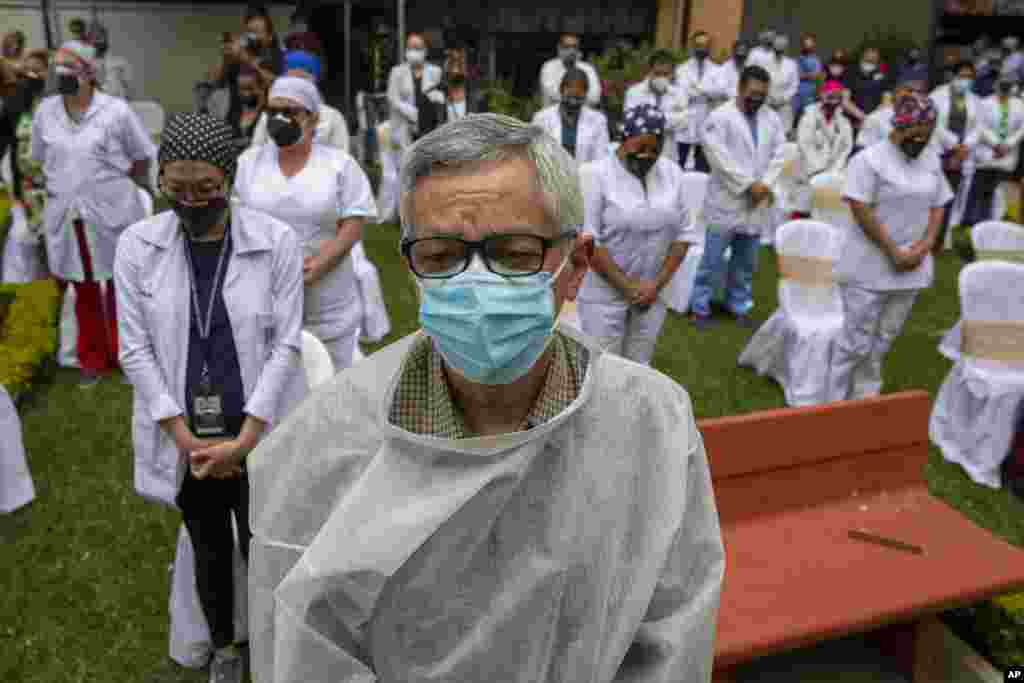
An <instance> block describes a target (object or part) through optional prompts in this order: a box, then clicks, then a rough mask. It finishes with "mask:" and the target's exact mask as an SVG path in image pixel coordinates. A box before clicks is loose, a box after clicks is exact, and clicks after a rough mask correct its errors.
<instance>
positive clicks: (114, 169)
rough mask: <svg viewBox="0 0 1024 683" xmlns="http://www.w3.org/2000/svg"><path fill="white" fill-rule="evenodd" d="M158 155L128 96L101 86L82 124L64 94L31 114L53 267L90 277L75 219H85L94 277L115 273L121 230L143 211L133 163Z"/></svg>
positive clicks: (67, 275) (69, 276)
mask: <svg viewBox="0 0 1024 683" xmlns="http://www.w3.org/2000/svg"><path fill="white" fill-rule="evenodd" d="M155 156H156V147H155V146H154V145H153V142H152V139H151V138H150V136H149V133H147V132H146V129H145V128H144V127H143V126H142V122H141V121H139V118H138V116H136V114H135V112H134V111H132V109H131V107H129V106H128V103H127V102H125V101H124V100H121V99H118V98H116V97H111V96H110V95H105V94H103V93H102V92H96V93H95V94H94V95H93V100H92V104H91V105H90V106H89V110H88V111H87V112H85V115H84V117H83V119H82V122H81V123H80V124H76V123H74V122H73V121H72V120H71V118H70V117H69V116H68V114H67V110H66V109H65V108H64V101H63V98H62V97H61V96H60V95H54V96H52V97H47V98H46V99H44V100H43V101H42V103H40V105H39V109H37V110H36V114H35V118H34V119H33V120H32V158H33V159H34V160H36V161H38V162H40V163H42V164H43V173H44V175H45V176H46V190H47V193H48V198H47V200H46V209H45V211H44V214H43V225H44V229H45V233H46V249H47V257H48V260H49V267H50V272H51V273H52V274H53V275H54V276H56V277H58V278H61V279H63V280H74V281H77V282H84V281H85V272H84V267H83V265H82V260H81V255H80V252H79V248H78V241H77V239H76V237H75V231H74V229H73V227H72V220H73V219H74V218H75V217H76V216H78V217H81V219H82V221H83V222H84V224H85V232H86V243H87V246H88V248H89V254H90V257H91V259H92V269H93V278H94V279H95V280H108V279H110V278H111V277H113V273H114V252H115V250H116V248H117V240H118V236H119V235H120V234H121V232H122V231H123V230H124V229H125V228H127V227H128V226H129V225H131V224H132V223H135V222H136V221H139V220H142V219H143V218H145V216H146V207H145V206H144V204H143V200H142V198H141V196H140V195H139V193H138V192H137V191H136V188H137V186H136V184H135V182H134V181H133V180H132V179H131V178H130V177H129V176H128V172H129V170H130V169H131V166H132V163H133V162H135V161H143V160H147V159H151V158H153V157H155Z"/></svg>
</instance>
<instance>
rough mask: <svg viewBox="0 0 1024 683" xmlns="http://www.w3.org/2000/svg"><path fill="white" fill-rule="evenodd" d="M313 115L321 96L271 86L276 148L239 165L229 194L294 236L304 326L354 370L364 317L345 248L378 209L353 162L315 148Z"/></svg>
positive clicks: (296, 85) (303, 86) (308, 88)
mask: <svg viewBox="0 0 1024 683" xmlns="http://www.w3.org/2000/svg"><path fill="white" fill-rule="evenodd" d="M319 108H320V94H319V92H318V91H317V89H316V86H315V85H313V84H312V83H310V82H309V81H306V80H303V79H300V78H292V77H288V76H285V77H283V78H279V79H277V80H276V81H274V85H273V87H272V88H271V90H270V99H269V100H268V103H267V113H268V123H267V125H268V130H269V132H270V136H271V139H272V140H274V143H273V144H269V145H263V146H262V147H255V148H251V149H249V150H246V152H245V153H244V154H243V155H242V156H241V157H240V158H239V160H238V177H237V179H236V181H235V192H236V193H237V195H238V198H239V200H241V202H242V203H243V204H244V205H246V206H248V207H250V208H253V209H257V210H260V211H264V212H266V213H268V214H270V215H271V216H274V217H275V218H277V219H279V220H281V221H283V222H284V223H286V224H287V225H290V226H291V227H292V229H294V230H295V231H296V232H297V233H298V235H299V239H300V241H301V242H302V245H303V249H304V253H305V262H304V266H303V280H304V282H305V305H304V313H303V326H304V327H305V328H306V329H307V330H309V331H310V332H311V333H312V334H313V335H315V336H316V337H317V338H318V339H320V341H322V342H323V343H324V345H325V346H326V347H327V350H328V352H329V353H330V354H331V360H332V361H333V362H334V368H335V370H336V371H340V370H343V369H344V368H347V367H349V365H351V364H352V354H353V351H354V349H355V345H356V342H357V338H358V334H359V327H360V325H361V323H362V314H363V310H362V302H361V300H360V298H359V292H358V287H357V285H356V275H355V270H354V268H353V264H352V258H351V249H352V246H353V245H354V244H355V243H356V242H358V241H359V240H360V239H361V238H362V234H363V225H364V223H365V222H366V220H367V219H373V218H375V217H376V213H377V207H376V205H375V203H374V201H373V193H372V191H371V189H370V181H369V180H368V179H367V177H366V174H365V173H364V172H363V170H362V169H361V168H360V167H359V164H357V163H356V161H355V159H353V158H352V157H351V156H350V155H349V154H347V153H346V152H342V151H341V150H339V149H335V148H333V147H324V146H321V145H318V144H316V143H314V142H313V132H314V131H315V130H316V121H317V112H318V111H319Z"/></svg>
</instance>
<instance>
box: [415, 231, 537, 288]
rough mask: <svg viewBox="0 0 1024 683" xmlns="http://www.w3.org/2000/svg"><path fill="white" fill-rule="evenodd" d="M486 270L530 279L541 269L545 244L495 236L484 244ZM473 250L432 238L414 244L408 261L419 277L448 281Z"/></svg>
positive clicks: (522, 237)
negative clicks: (446, 279) (443, 278)
mask: <svg viewBox="0 0 1024 683" xmlns="http://www.w3.org/2000/svg"><path fill="white" fill-rule="evenodd" d="M483 244H484V248H483V257H484V263H485V264H486V265H487V267H488V268H489V269H490V270H491V271H493V272H495V273H498V274H501V275H532V274H533V273H537V272H539V271H540V270H541V268H543V266H544V254H545V251H546V250H545V247H544V240H543V239H542V238H540V237H537V236H533V235H495V236H492V237H489V238H487V239H485V240H484V242H483ZM471 256H472V249H471V247H470V245H469V244H467V243H466V242H465V241H463V240H461V239H457V238H452V237H433V238H427V239H422V240H417V241H416V242H413V244H412V247H411V249H410V252H409V260H410V262H411V264H412V268H413V271H414V272H415V273H416V274H417V275H419V276H420V277H435V278H442V277H450V276H453V275H456V274H458V273H460V272H462V271H463V270H465V269H466V268H467V267H468V265H469V260H470V258H471Z"/></svg>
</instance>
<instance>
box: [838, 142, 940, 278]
mask: <svg viewBox="0 0 1024 683" xmlns="http://www.w3.org/2000/svg"><path fill="white" fill-rule="evenodd" d="M843 196H844V197H847V198H849V199H855V200H857V201H859V202H863V203H864V204H867V205H868V206H870V207H872V208H873V209H874V211H875V215H876V217H877V219H878V222H879V223H881V224H882V225H884V226H885V228H886V229H887V230H888V231H889V237H890V238H891V239H892V240H893V241H894V242H895V243H896V244H897V245H899V246H900V247H908V246H909V245H910V244H911V243H913V242H916V241H918V240H921V239H924V237H925V235H926V234H927V232H928V213H929V211H930V210H931V209H933V208H939V207H942V206H945V205H946V204H947V203H948V202H949V201H951V200H952V199H953V191H952V190H951V189H950V186H949V182H948V181H947V180H946V176H945V174H943V172H942V166H941V164H940V162H939V157H938V156H937V155H936V154H934V153H933V152H932V151H931V150H930V149H926V150H925V151H924V152H923V153H922V154H921V156H920V157H918V158H917V159H914V160H909V159H908V158H907V156H906V155H905V154H904V153H903V151H902V150H901V149H900V148H899V147H897V146H896V145H894V144H893V143H892V142H890V141H889V140H885V141H883V142H880V143H878V144H877V145H874V146H872V147H869V148H867V149H866V150H864V151H863V152H861V153H860V154H857V155H856V156H854V157H853V160H852V161H851V162H850V166H849V167H848V168H847V171H846V186H845V188H844V190H843ZM849 228H850V230H849V236H848V238H847V240H846V244H845V246H844V247H843V251H842V254H841V256H840V257H839V263H838V264H837V265H836V276H837V279H838V280H840V281H842V282H845V283H847V284H852V285H855V286H857V287H861V288H863V289H869V290H874V291H888V290H899V289H922V288H924V287H928V286H929V285H930V284H931V283H932V269H933V264H932V255H931V253H929V254H928V255H927V256H925V257H924V260H923V261H922V262H921V265H920V266H918V267H917V268H916V269H914V270H912V271H907V272H903V273H898V272H896V270H894V269H893V267H892V262H891V261H890V260H889V257H888V256H886V255H885V254H884V253H883V252H882V250H881V249H880V248H879V247H877V246H876V245H875V244H874V242H872V241H871V240H870V239H868V237H867V235H865V234H864V230H863V229H862V228H861V227H860V226H859V225H857V224H854V225H850V226H849Z"/></svg>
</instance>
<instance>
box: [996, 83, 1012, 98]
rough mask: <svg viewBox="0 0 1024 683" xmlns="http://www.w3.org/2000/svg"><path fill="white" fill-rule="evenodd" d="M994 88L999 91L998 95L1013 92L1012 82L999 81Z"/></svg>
mask: <svg viewBox="0 0 1024 683" xmlns="http://www.w3.org/2000/svg"><path fill="white" fill-rule="evenodd" d="M996 89H997V90H998V91H999V94H1000V95H1009V94H1010V93H1011V92H1013V83H999V84H998V85H997V86H996Z"/></svg>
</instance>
